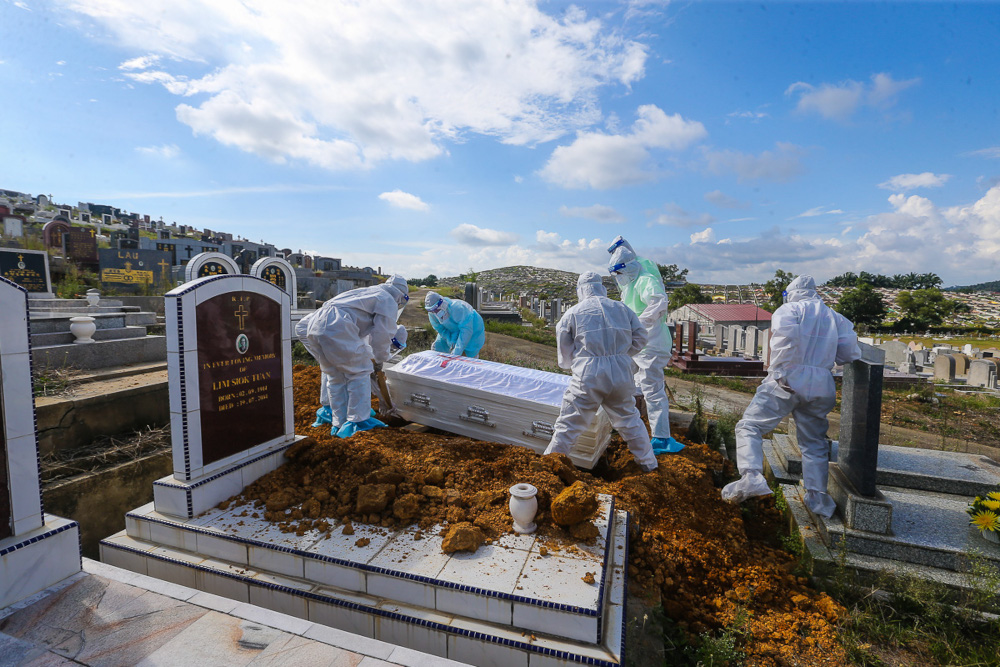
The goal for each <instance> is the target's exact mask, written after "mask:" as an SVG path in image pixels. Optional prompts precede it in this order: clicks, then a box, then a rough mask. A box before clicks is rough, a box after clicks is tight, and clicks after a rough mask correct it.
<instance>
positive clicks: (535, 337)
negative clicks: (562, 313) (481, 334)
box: [485, 320, 556, 347]
mask: <svg viewBox="0 0 1000 667" xmlns="http://www.w3.org/2000/svg"><path fill="white" fill-rule="evenodd" d="M485 324H486V330H487V331H489V332H490V333H497V334H503V335H504V336H512V337H514V338H520V339H522V340H529V341H531V342H532V343H541V344H543V345H550V346H552V347H555V346H556V334H555V332H554V331H551V330H549V329H541V328H538V327H530V328H529V327H525V326H521V325H520V324H514V323H513V322H498V321H496V320H486V322H485Z"/></svg>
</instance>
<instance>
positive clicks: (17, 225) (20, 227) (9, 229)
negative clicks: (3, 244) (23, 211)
mask: <svg viewBox="0 0 1000 667" xmlns="http://www.w3.org/2000/svg"><path fill="white" fill-rule="evenodd" d="M3 233H4V234H5V235H6V236H11V237H13V238H16V239H18V238H21V237H23V236H24V220H22V219H21V218H17V217H14V216H12V215H11V216H4V219H3Z"/></svg>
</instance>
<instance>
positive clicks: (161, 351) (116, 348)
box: [31, 336, 167, 370]
mask: <svg viewBox="0 0 1000 667" xmlns="http://www.w3.org/2000/svg"><path fill="white" fill-rule="evenodd" d="M31 353H32V360H33V362H34V367H35V369H36V370H39V369H43V368H46V367H52V368H66V367H70V368H75V369H79V370H92V369H97V368H105V367H108V366H121V365H125V364H137V363H149V362H165V361H166V359H167V337H166V336H143V337H141V338H126V339H123V340H98V341H97V342H95V343H90V344H87V345H77V344H75V343H70V344H68V345H45V346H40V347H35V348H32V350H31Z"/></svg>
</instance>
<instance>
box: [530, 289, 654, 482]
mask: <svg viewBox="0 0 1000 667" xmlns="http://www.w3.org/2000/svg"><path fill="white" fill-rule="evenodd" d="M576 294H577V297H578V298H579V303H577V304H576V305H575V306H573V307H572V308H570V309H569V310H567V311H566V314H565V315H563V316H562V318H561V319H560V320H559V322H558V324H556V341H557V354H558V359H559V367H560V368H567V369H572V370H573V378H572V379H571V380H570V383H569V387H567V388H566V393H565V395H564V396H563V402H562V408H561V409H560V411H559V418H558V419H557V420H556V423H555V425H554V427H553V433H552V440H550V441H549V446H548V447H547V448H546V449H545V453H546V454H552V453H553V452H556V453H560V454H568V453H569V451H570V449H571V448H572V447H573V445H574V443H575V442H576V440H577V438H579V437H580V434H581V433H583V432H584V431H585V430H586V429H587V427H588V426H590V423H591V422H592V421H593V420H594V415H595V414H597V410H598V409H599V408H601V407H602V406H603V407H604V411H605V412H606V413H607V415H608V417H610V419H611V424H612V426H614V427H615V428H616V429H617V430H618V433H620V434H621V436H622V437H623V438H624V439H625V442H626V443H628V448H629V451H630V452H632V456H633V457H635V460H636V463H638V464H639V467H640V468H642V470H643V472H650V471H652V470H655V469H656V467H657V463H656V456H655V455H654V454H653V448H652V447H651V446H650V444H649V434H648V433H646V426H645V425H644V424H643V423H642V418H641V417H640V416H639V410H638V409H637V408H636V407H635V399H634V398H633V394H632V392H633V389H634V387H633V385H632V357H633V356H634V355H635V354H637V353H638V352H639V351H640V350H641V349H643V347H645V345H646V328H645V327H644V326H643V325H642V324H641V323H640V322H639V318H638V317H636V314H635V313H634V312H632V311H631V310H629V308H628V307H627V306H625V305H624V304H622V303H619V302H617V301H612V300H611V299H609V298H608V291H607V289H605V287H604V285H602V284H601V277H600V276H599V275H597V274H596V273H594V272H593V271H588V272H587V273H584V274H582V275H581V276H580V278H579V280H578V281H577V284H576Z"/></svg>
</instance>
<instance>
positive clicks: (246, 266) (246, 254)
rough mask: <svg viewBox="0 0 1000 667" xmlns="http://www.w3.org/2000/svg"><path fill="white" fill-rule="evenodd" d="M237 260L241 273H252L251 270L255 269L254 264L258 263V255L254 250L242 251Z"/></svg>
mask: <svg viewBox="0 0 1000 667" xmlns="http://www.w3.org/2000/svg"><path fill="white" fill-rule="evenodd" d="M234 259H235V260H236V264H237V266H239V267H240V270H239V273H247V274H249V273H250V269H252V268H253V265H254V262H256V261H257V253H256V252H254V251H253V250H241V251H240V253H239V255H238V256H237V257H235V258H234Z"/></svg>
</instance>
